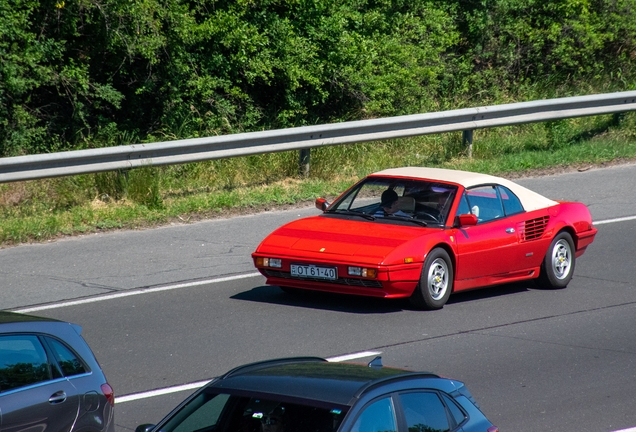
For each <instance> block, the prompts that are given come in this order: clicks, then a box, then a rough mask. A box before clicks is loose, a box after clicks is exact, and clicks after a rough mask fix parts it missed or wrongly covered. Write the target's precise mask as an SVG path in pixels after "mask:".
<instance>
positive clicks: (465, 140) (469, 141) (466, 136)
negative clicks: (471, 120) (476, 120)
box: [462, 129, 473, 158]
mask: <svg viewBox="0 0 636 432" xmlns="http://www.w3.org/2000/svg"><path fill="white" fill-rule="evenodd" d="M462 144H463V145H465V146H467V147H468V149H467V151H466V153H467V154H468V157H469V158H472V157H473V130H472V129H471V130H465V131H464V132H463V133H462Z"/></svg>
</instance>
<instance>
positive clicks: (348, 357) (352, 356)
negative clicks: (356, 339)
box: [327, 351, 382, 363]
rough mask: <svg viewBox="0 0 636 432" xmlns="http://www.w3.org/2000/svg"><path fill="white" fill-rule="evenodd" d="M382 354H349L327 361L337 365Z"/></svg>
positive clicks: (378, 352)
mask: <svg viewBox="0 0 636 432" xmlns="http://www.w3.org/2000/svg"><path fill="white" fill-rule="evenodd" d="M380 354H382V351H363V352H359V353H354V354H347V355H343V356H338V357H330V358H328V359H327V361H330V362H334V363H337V362H343V361H349V360H354V359H359V358H363V357H371V356H377V355H380Z"/></svg>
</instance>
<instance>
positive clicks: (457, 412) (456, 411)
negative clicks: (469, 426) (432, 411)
mask: <svg viewBox="0 0 636 432" xmlns="http://www.w3.org/2000/svg"><path fill="white" fill-rule="evenodd" d="M442 399H444V402H445V403H446V406H447V407H448V410H449V411H450V412H451V415H452V416H453V419H455V423H456V424H457V425H460V424H462V423H464V420H466V418H467V417H466V414H465V413H464V411H462V409H461V408H460V407H459V406H458V405H457V402H455V401H454V400H453V399H452V398H450V397H449V396H448V395H446V394H442Z"/></svg>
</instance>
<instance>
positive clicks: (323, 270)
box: [291, 264, 338, 280]
mask: <svg viewBox="0 0 636 432" xmlns="http://www.w3.org/2000/svg"><path fill="white" fill-rule="evenodd" d="M291 275H292V276H294V277H299V278H317V279H326V280H336V279H338V271H337V270H336V268H335V267H316V266H315V265H298V264H292V265H291Z"/></svg>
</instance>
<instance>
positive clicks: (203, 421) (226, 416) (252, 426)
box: [159, 390, 348, 432]
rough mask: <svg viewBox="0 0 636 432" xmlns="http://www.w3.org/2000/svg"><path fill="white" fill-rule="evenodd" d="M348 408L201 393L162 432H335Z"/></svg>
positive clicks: (164, 426) (175, 414)
mask: <svg viewBox="0 0 636 432" xmlns="http://www.w3.org/2000/svg"><path fill="white" fill-rule="evenodd" d="M347 410H348V407H343V406H339V405H333V406H332V405H329V404H325V403H324V402H320V403H318V402H317V403H315V404H311V402H308V401H306V400H302V401H297V400H292V401H290V400H285V399H283V398H280V397H276V396H266V397H260V396H254V395H242V394H240V393H239V394H230V393H217V392H215V391H212V390H208V391H202V392H200V393H199V394H198V395H196V396H194V397H193V398H192V399H191V400H190V401H188V403H186V404H185V405H184V406H183V407H182V408H181V409H180V410H179V411H177V412H176V413H174V414H173V415H172V417H171V418H170V419H169V420H168V421H167V422H166V423H164V424H162V425H159V430H160V431H162V432H191V431H201V432H203V431H216V432H303V431H309V430H311V431H316V432H336V431H337V430H338V428H339V427H340V423H341V422H342V419H343V418H344V416H345V414H346V413H347Z"/></svg>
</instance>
